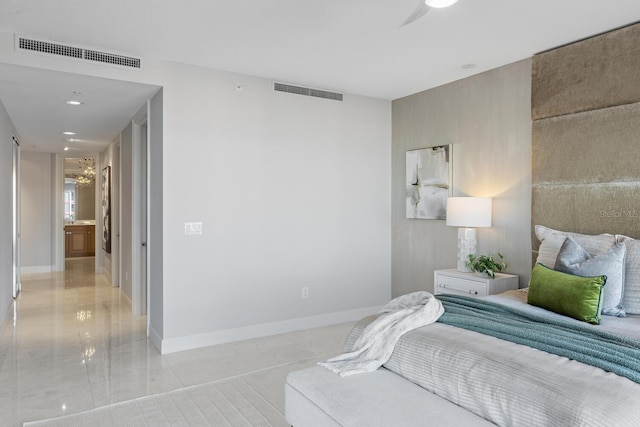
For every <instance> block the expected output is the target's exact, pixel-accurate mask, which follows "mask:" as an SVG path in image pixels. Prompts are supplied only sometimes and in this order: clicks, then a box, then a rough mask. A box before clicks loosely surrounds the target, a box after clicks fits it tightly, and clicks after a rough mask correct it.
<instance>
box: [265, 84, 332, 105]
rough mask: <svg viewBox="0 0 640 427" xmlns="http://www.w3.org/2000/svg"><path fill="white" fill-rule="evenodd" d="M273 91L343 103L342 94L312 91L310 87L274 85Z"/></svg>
mask: <svg viewBox="0 0 640 427" xmlns="http://www.w3.org/2000/svg"><path fill="white" fill-rule="evenodd" d="M273 89H274V90H276V91H278V92H287V93H294V94H296V95H305V96H314V97H316V98H324V99H332V100H334V101H342V94H341V93H337V92H328V91H326V90H319V89H310V88H308V87H301V86H292V85H286V84H283V83H274V84H273Z"/></svg>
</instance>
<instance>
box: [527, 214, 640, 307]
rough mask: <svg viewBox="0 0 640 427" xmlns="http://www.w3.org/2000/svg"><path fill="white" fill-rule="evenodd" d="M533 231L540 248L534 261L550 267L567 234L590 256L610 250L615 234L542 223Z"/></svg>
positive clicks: (553, 263) (613, 244) (554, 263)
mask: <svg viewBox="0 0 640 427" xmlns="http://www.w3.org/2000/svg"><path fill="white" fill-rule="evenodd" d="M535 233H536V237H537V238H538V240H540V249H538V258H537V259H536V262H539V263H540V264H542V265H544V266H546V267H548V268H551V269H553V267H554V266H555V265H556V258H558V252H560V247H561V246H562V244H563V243H564V239H566V238H567V236H571V237H573V239H574V240H575V241H576V243H578V244H579V245H580V246H582V247H583V248H584V250H586V251H587V252H588V253H589V255H591V256H596V255H602V254H603V253H605V252H608V251H609V250H611V248H613V247H614V246H615V244H616V236H614V235H612V234H598V235H591V234H580V233H572V232H568V231H559V230H554V229H553V228H549V227H545V226H543V225H536V226H535ZM639 297H640V295H639ZM639 302H640V300H639Z"/></svg>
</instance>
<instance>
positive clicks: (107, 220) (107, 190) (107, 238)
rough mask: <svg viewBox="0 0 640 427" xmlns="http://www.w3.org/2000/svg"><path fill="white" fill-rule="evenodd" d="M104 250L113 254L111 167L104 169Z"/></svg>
mask: <svg viewBox="0 0 640 427" xmlns="http://www.w3.org/2000/svg"><path fill="white" fill-rule="evenodd" d="M102 249H104V250H105V252H106V253H108V254H110V253H111V166H107V167H105V168H104V169H102Z"/></svg>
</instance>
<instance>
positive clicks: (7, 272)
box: [0, 102, 17, 320]
mask: <svg viewBox="0 0 640 427" xmlns="http://www.w3.org/2000/svg"><path fill="white" fill-rule="evenodd" d="M13 135H16V132H15V129H14V127H13V123H11V119H10V118H9V115H8V114H7V111H6V110H5V108H4V105H3V104H2V102H0V200H2V201H3V202H2V203H0V320H2V319H4V318H5V316H6V315H7V311H8V310H9V306H10V304H11V302H12V301H13V298H12V292H13V285H12V270H13V264H12V263H13V213H12V204H11V200H12V197H13V189H12V182H13V141H12V136H13ZM16 136H17V135H16Z"/></svg>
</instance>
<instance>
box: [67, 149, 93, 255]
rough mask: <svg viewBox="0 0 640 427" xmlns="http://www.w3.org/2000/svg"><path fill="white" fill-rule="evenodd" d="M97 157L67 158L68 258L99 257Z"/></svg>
mask: <svg viewBox="0 0 640 427" xmlns="http://www.w3.org/2000/svg"><path fill="white" fill-rule="evenodd" d="M96 178H97V171H96V158H95V157H91V156H89V157H67V158H65V159H64V191H63V193H64V209H63V216H64V237H65V238H64V244H65V250H64V256H65V259H68V258H75V257H94V256H95V254H96V232H95V230H96V195H97V188H96V187H97V186H96Z"/></svg>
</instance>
